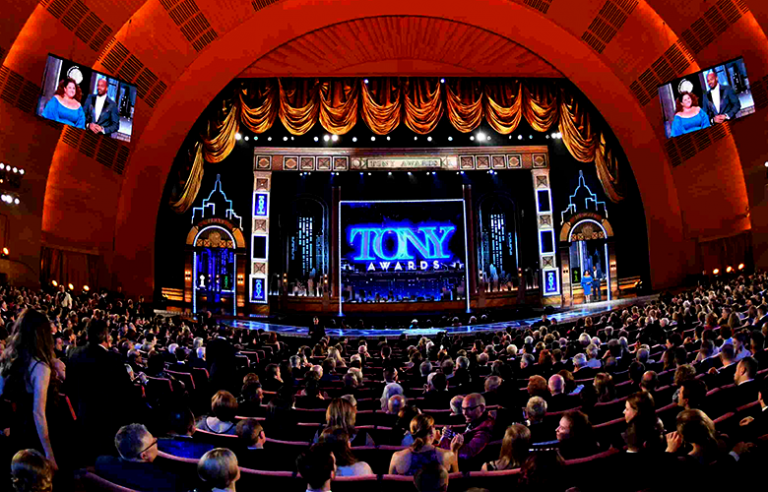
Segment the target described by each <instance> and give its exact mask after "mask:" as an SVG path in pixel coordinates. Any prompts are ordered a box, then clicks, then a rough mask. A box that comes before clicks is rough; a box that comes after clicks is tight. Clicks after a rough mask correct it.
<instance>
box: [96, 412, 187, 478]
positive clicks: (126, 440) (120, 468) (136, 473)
mask: <svg viewBox="0 0 768 492" xmlns="http://www.w3.org/2000/svg"><path fill="white" fill-rule="evenodd" d="M115 447H116V448H117V452H118V454H119V455H120V457H119V458H117V457H114V456H100V457H99V458H98V459H97V460H96V474H97V475H98V476H100V477H102V478H104V479H106V480H109V481H110V482H112V483H116V484H117V485H122V486H123V487H128V488H129V489H137V490H152V491H161V492H162V491H168V492H173V491H182V490H187V488H186V487H185V486H184V485H183V483H182V482H183V479H182V478H181V477H180V476H178V475H177V474H175V473H170V472H166V471H163V470H160V469H158V468H156V467H155V466H154V465H153V464H152V462H153V461H155V458H157V452H158V451H157V439H155V438H154V437H153V436H152V434H150V433H149V431H148V430H147V428H146V427H144V426H143V425H142V424H130V425H126V426H124V427H121V428H120V430H119V431H117V435H116V436H115Z"/></svg>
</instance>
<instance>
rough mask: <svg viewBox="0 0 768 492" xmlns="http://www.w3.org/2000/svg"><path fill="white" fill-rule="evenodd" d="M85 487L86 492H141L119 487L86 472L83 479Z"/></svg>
mask: <svg viewBox="0 0 768 492" xmlns="http://www.w3.org/2000/svg"><path fill="white" fill-rule="evenodd" d="M81 480H82V482H83V486H85V491H86V492H139V491H137V490H134V489H129V488H127V487H123V486H122V485H117V484H116V483H112V482H110V481H109V480H106V479H104V478H101V477H100V476H98V475H96V474H94V473H91V472H86V473H85V475H83V476H82V478H81Z"/></svg>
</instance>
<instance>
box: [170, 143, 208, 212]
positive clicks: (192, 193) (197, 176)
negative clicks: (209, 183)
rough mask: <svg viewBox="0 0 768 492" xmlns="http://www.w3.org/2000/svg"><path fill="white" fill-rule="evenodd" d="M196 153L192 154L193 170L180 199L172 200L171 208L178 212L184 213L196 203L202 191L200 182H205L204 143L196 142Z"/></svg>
mask: <svg viewBox="0 0 768 492" xmlns="http://www.w3.org/2000/svg"><path fill="white" fill-rule="evenodd" d="M193 153H194V155H193V156H192V170H191V171H190V172H189V177H188V178H187V182H186V183H184V189H183V190H182V191H181V194H180V196H179V199H178V200H176V201H173V200H171V203H170V205H171V209H172V210H173V211H174V212H176V213H177V214H183V213H184V212H186V211H187V210H189V207H191V206H192V203H194V201H195V198H197V193H198V192H199V191H200V184H201V183H202V182H203V165H204V164H205V159H203V144H202V143H200V142H197V143H195V146H194V150H193Z"/></svg>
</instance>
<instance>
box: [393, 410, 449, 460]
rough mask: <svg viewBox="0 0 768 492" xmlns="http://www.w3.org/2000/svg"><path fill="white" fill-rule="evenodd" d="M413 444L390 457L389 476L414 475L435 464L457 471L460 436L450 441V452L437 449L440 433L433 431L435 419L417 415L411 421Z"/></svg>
mask: <svg viewBox="0 0 768 492" xmlns="http://www.w3.org/2000/svg"><path fill="white" fill-rule="evenodd" d="M410 430H411V436H413V444H411V446H409V447H408V448H406V449H403V450H402V451H397V452H396V453H395V454H394V455H392V460H391V461H390V463H389V473H390V474H391V475H415V474H416V472H417V471H419V470H420V469H421V468H423V467H425V466H427V465H429V464H432V463H437V464H438V465H440V466H442V467H444V468H446V469H448V470H449V471H451V472H454V471H459V463H458V459H457V451H458V449H459V448H460V447H461V445H462V444H463V443H464V438H463V437H462V435H461V434H456V435H455V436H453V438H452V439H451V440H450V450H445V449H441V448H439V447H437V446H436V445H435V444H436V443H437V440H438V438H439V437H440V433H439V432H438V431H437V429H435V419H434V418H432V417H431V416H429V415H423V414H422V415H417V416H416V417H414V418H413V420H411V429H410Z"/></svg>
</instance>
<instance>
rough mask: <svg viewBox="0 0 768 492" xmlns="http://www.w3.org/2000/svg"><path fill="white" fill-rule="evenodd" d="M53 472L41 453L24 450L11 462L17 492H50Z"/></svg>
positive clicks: (12, 480) (12, 481) (12, 477)
mask: <svg viewBox="0 0 768 492" xmlns="http://www.w3.org/2000/svg"><path fill="white" fill-rule="evenodd" d="M52 482H53V471H52V470H51V465H50V463H49V462H48V460H47V459H46V458H45V456H43V455H42V454H41V453H40V452H39V451H35V450H34V449H24V450H21V451H19V452H18V453H16V454H15V455H14V456H13V460H12V461H11V483H12V485H13V490H14V491H15V492H50V490H51V489H52V487H53V483H52Z"/></svg>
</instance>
